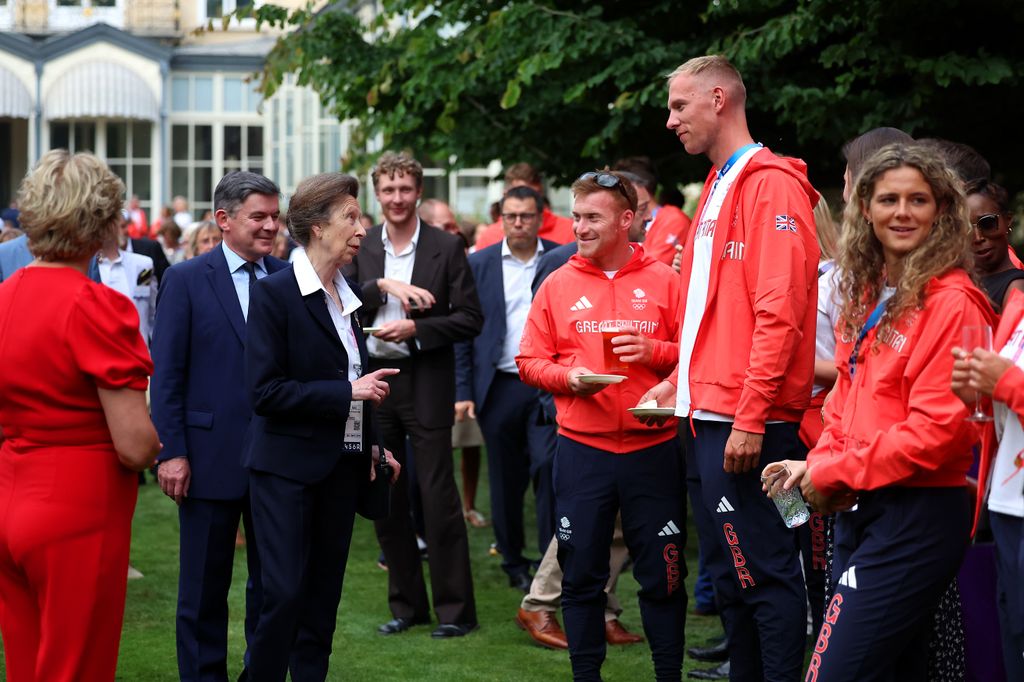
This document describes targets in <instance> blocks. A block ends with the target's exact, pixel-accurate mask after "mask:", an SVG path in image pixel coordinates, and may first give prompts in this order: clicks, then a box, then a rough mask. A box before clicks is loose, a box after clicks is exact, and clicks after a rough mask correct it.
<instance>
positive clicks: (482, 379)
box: [455, 187, 558, 592]
mask: <svg viewBox="0 0 1024 682" xmlns="http://www.w3.org/2000/svg"><path fill="white" fill-rule="evenodd" d="M543 206H544V200H543V199H542V198H541V196H540V195H539V194H538V193H537V192H536V190H534V189H532V188H530V187H513V188H512V189H510V190H509V191H508V192H506V193H505V196H504V197H503V198H502V200H501V220H502V228H503V230H504V232H505V238H504V239H503V240H502V241H501V242H499V243H498V244H494V245H492V246H488V247H487V248H485V249H483V250H482V251H478V252H477V253H474V254H473V255H471V256H470V257H469V267H470V270H472V271H473V277H474V279H475V280H476V285H477V291H478V293H479V294H480V306H481V308H482V309H483V312H484V327H483V330H482V331H481V332H480V335H479V336H477V337H476V338H475V339H473V340H472V341H464V342H461V343H459V344H458V345H456V348H455V352H456V391H455V400H456V402H455V412H456V414H457V415H459V414H466V415H468V416H470V417H473V416H476V417H477V419H478V420H479V422H480V430H481V431H482V432H483V434H484V442H485V443H487V463H488V476H489V478H490V485H491V515H492V517H493V521H494V535H495V538H496V539H497V541H498V548H499V549H500V550H501V555H502V564H501V567H502V570H504V571H505V573H506V574H507V575H508V578H509V584H510V585H511V586H512V587H515V588H518V589H520V590H522V591H523V592H526V591H528V590H529V589H530V562H529V560H528V559H526V557H525V556H523V546H524V545H525V540H524V532H523V496H524V495H525V494H526V489H527V488H528V487H529V484H530V481H531V480H532V481H533V483H534V489H535V491H536V495H537V535H538V538H539V541H540V544H541V545H542V546H541V547H540V548H539V550H540V553H541V554H543V553H544V550H545V549H546V548H547V545H548V541H549V540H550V538H551V536H552V535H553V534H554V532H555V516H554V515H555V506H554V505H555V500H554V495H553V494H552V490H551V465H552V459H553V457H554V449H555V428H554V422H553V421H551V420H550V419H547V418H546V417H545V416H544V413H543V411H542V410H541V405H540V400H539V391H538V390H537V389H536V388H533V387H532V386H527V385H526V384H524V383H523V382H521V381H520V380H519V371H518V370H517V369H516V361H515V358H516V355H517V354H518V353H519V339H520V337H522V335H523V325H524V324H526V314H527V313H528V312H529V310H530V300H531V293H530V284H531V282H532V281H533V278H534V275H535V272H536V269H537V262H538V260H539V259H540V256H541V254H542V253H544V252H545V251H550V250H551V249H553V248H555V247H556V246H558V245H557V244H555V243H554V242H550V241H547V240H541V239H538V238H537V231H538V229H539V228H540V218H541V212H542V210H543Z"/></svg>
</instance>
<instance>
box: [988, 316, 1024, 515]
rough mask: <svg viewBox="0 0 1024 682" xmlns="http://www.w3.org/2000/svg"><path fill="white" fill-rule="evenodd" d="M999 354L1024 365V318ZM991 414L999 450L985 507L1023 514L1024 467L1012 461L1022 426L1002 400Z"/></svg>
mask: <svg viewBox="0 0 1024 682" xmlns="http://www.w3.org/2000/svg"><path fill="white" fill-rule="evenodd" d="M999 355H1001V356H1002V357H1004V358H1008V359H1009V360H1011V361H1012V362H1013V363H1014V364H1015V365H1017V366H1018V367H1021V368H1024V320H1021V321H1020V323H1019V324H1018V325H1017V328H1016V329H1015V330H1014V331H1013V333H1012V334H1010V338H1009V340H1008V341H1007V342H1006V345H1005V346H1003V348H1002V349H1001V350H1000V351H999ZM994 417H995V426H996V435H998V436H999V449H998V450H996V459H995V462H994V463H993V464H992V477H991V483H990V484H989V493H988V508H989V509H990V510H992V511H994V512H999V513H1000V514H1009V515H1011V516H1016V517H1018V518H1020V517H1024V469H1019V468H1018V467H1017V465H1016V462H1015V461H1014V460H1015V459H1016V458H1017V456H1018V455H1022V456H1024V454H1022V451H1024V429H1022V428H1021V425H1020V418H1019V417H1018V416H1017V413H1016V412H1014V411H1013V410H1011V409H1009V408H1008V407H1007V406H1006V405H1005V404H1004V403H1001V402H995V403H994Z"/></svg>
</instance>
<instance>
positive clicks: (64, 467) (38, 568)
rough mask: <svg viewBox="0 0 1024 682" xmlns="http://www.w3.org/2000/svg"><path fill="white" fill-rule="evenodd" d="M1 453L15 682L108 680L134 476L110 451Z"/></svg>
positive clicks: (2, 612)
mask: <svg viewBox="0 0 1024 682" xmlns="http://www.w3.org/2000/svg"><path fill="white" fill-rule="evenodd" d="M9 444H10V441H7V442H5V443H4V445H3V446H2V447H0V632H2V633H3V640H4V655H5V658H6V665H7V680H8V681H9V682H43V681H44V680H45V681H46V682H65V681H67V682H72V681H74V682H100V681H103V682H109V681H110V680H113V679H114V672H115V670H116V668H117V649H118V645H119V644H120V639H121V623H122V620H123V619H124V600H125V589H126V581H127V573H128V546H129V543H130V541H131V520H132V514H133V512H134V510H135V499H136V496H137V495H138V479H137V477H136V475H135V474H134V473H132V472H130V471H128V470H127V469H125V468H124V467H122V466H121V465H120V464H119V463H118V460H117V456H116V454H115V453H114V452H113V449H112V448H103V449H91V450H90V449H85V448H38V449H31V450H27V451H25V452H23V453H21V454H16V453H15V452H14V451H13V448H11V447H9Z"/></svg>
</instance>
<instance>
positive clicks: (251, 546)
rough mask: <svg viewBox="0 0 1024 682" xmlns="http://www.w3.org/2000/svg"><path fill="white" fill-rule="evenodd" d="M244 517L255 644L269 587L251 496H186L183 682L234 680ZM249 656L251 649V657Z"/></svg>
mask: <svg viewBox="0 0 1024 682" xmlns="http://www.w3.org/2000/svg"><path fill="white" fill-rule="evenodd" d="M239 519H244V521H245V531H246V538H245V539H246V542H245V549H246V558H247V559H248V569H249V578H248V580H247V581H246V585H245V641H246V644H247V645H249V644H251V643H252V635H253V632H255V630H256V621H257V618H258V617H259V612H260V607H261V601H262V595H263V588H262V586H261V584H260V557H259V552H258V550H257V547H258V544H257V533H256V532H255V530H254V527H253V522H252V514H251V513H250V510H249V497H248V495H247V496H246V497H244V498H242V499H239V500H201V499H197V498H194V497H186V498H185V499H184V500H182V503H181V506H180V507H178V520H179V523H180V547H181V553H180V557H179V558H180V567H179V574H178V613H177V620H176V629H177V648H178V674H179V676H180V678H181V680H182V681H183V682H224V681H225V680H227V679H228V673H227V655H228V590H229V589H230V588H231V570H232V568H233V567H234V557H235V534H236V533H237V531H238V521H239ZM248 656H249V654H248V651H247V652H246V661H248Z"/></svg>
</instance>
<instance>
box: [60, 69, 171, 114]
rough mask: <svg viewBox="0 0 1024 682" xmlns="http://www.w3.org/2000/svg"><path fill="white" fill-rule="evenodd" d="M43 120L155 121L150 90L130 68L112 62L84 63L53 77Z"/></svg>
mask: <svg viewBox="0 0 1024 682" xmlns="http://www.w3.org/2000/svg"><path fill="white" fill-rule="evenodd" d="M43 112H44V115H45V116H46V118H47V119H51V120H52V119H63V118H134V119H140V120H145V121H157V120H159V118H160V107H159V105H158V104H157V101H156V97H154V96H153V91H152V90H151V89H150V88H149V87H148V86H147V85H146V83H145V81H143V80H142V78H141V77H140V76H139V75H138V74H136V73H134V72H133V71H131V70H130V69H128V68H126V67H124V66H121V65H120V64H114V63H112V62H87V63H85V64H81V65H79V66H76V67H74V68H73V69H71V70H70V71H68V72H67V73H65V74H64V75H63V76H61V77H60V78H58V79H57V82H56V83H54V84H53V87H51V88H50V91H49V92H48V93H46V97H45V99H44V106H43Z"/></svg>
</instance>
